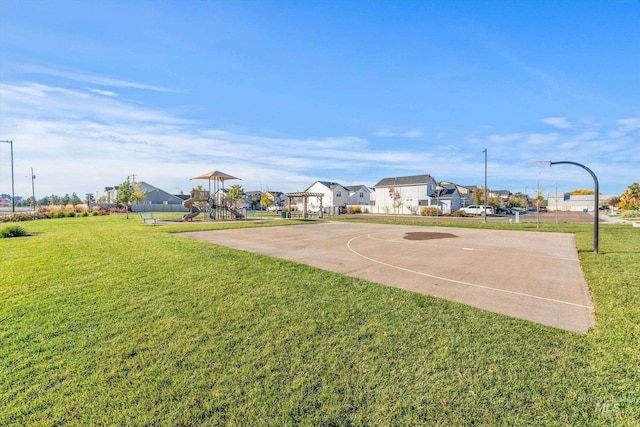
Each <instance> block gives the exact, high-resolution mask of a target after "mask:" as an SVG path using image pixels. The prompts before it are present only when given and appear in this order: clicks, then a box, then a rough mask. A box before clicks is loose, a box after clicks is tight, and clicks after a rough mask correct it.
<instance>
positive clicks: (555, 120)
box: [540, 117, 573, 129]
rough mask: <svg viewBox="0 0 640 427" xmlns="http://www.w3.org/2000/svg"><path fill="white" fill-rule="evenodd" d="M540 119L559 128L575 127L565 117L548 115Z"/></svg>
mask: <svg viewBox="0 0 640 427" xmlns="http://www.w3.org/2000/svg"><path fill="white" fill-rule="evenodd" d="M540 121H541V122H542V123H546V124H548V125H549V126H553V127H554V128H558V129H571V128H572V127H573V125H572V124H571V123H569V121H568V120H567V119H566V118H565V117H548V118H546V119H542V120H540Z"/></svg>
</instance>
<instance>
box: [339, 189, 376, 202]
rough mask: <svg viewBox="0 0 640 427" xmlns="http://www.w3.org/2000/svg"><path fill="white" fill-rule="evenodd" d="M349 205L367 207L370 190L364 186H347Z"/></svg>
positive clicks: (369, 200) (369, 199)
mask: <svg viewBox="0 0 640 427" xmlns="http://www.w3.org/2000/svg"><path fill="white" fill-rule="evenodd" d="M345 188H346V189H347V190H349V202H348V203H347V204H349V205H358V206H369V205H370V204H371V193H372V191H371V189H370V188H369V187H367V186H366V185H348V186H345Z"/></svg>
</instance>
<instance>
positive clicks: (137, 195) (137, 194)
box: [131, 182, 148, 210]
mask: <svg viewBox="0 0 640 427" xmlns="http://www.w3.org/2000/svg"><path fill="white" fill-rule="evenodd" d="M132 187H133V193H132V194H131V201H132V202H136V204H137V203H140V200H142V199H144V198H145V197H147V193H148V191H147V190H144V189H143V188H142V184H141V183H140V182H134V183H133V184H132ZM137 209H138V208H136V210H137Z"/></svg>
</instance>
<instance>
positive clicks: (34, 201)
mask: <svg viewBox="0 0 640 427" xmlns="http://www.w3.org/2000/svg"><path fill="white" fill-rule="evenodd" d="M35 180H36V176H35V175H34V174H33V168H31V197H33V211H34V212H35V211H36V186H35V184H34V181H35Z"/></svg>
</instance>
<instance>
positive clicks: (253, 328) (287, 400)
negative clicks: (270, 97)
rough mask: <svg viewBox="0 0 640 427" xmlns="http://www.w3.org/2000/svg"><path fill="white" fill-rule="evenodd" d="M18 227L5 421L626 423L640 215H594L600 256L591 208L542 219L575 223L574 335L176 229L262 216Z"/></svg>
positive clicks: (634, 370)
mask: <svg viewBox="0 0 640 427" xmlns="http://www.w3.org/2000/svg"><path fill="white" fill-rule="evenodd" d="M394 222H395V221H394ZM278 223H280V222H279V221H272V222H267V223H265V224H267V225H273V224H278ZM411 224H412V225H416V223H415V222H411ZM442 225H443V224H442V223H440V222H439V223H438V226H442ZM21 226H22V227H23V228H24V229H25V230H26V231H27V232H29V233H31V234H32V235H31V236H28V237H18V238H5V239H0V253H1V254H2V255H1V258H0V283H1V285H0V340H1V341H0V342H1V343H2V345H1V346H0V425H2V426H4V425H16V426H24V425H38V426H40V425H42V426H48V425H51V426H54V425H55V426H57V425H167V426H178V425H228V426H240V425H243V426H244V425H250V426H257V425H274V426H280V425H296V426H297V425H307V426H319V425H336V426H343V425H375V426H380V425H394V426H395V425H466V426H470V425H473V426H478V425H491V426H500V425H522V426H533V425H535V426H544V425H548V426H557V425H575V426H611V425H621V426H637V425H640V305H639V304H638V302H639V300H640V298H639V297H640V228H632V227H630V226H628V225H627V226H624V225H607V226H603V227H601V230H600V254H599V255H595V254H593V253H592V247H593V246H592V244H593V241H592V234H591V233H592V226H590V225H588V224H577V225H571V224H560V225H556V224H542V226H541V231H563V232H571V233H575V234H576V236H577V244H578V249H579V253H580V257H581V260H582V266H583V271H584V273H585V277H586V279H587V282H588V283H589V285H590V287H591V289H592V292H593V299H594V305H595V307H596V318H597V326H596V328H595V329H594V330H593V331H592V332H591V333H590V334H588V335H580V334H572V333H569V332H565V331H561V330H556V329H552V328H548V327H544V326H541V325H538V324H534V323H530V322H527V321H523V320H518V319H513V318H509V317H505V316H502V315H499V314H495V313H489V312H485V311H481V310H478V309H474V308H471V307H468V306H464V305H461V304H456V303H452V302H448V301H444V300H439V299H436V298H433V297H430V296H427V295H419V294H414V293H410V292H405V291H402V290H399V289H394V288H388V287H385V286H382V285H378V284H375V283H370V282H365V281H361V280H357V279H353V278H348V277H344V276H341V275H338V274H334V273H330V272H325V271H322V270H319V269H316V268H312V267H308V266H305V265H300V264H295V263H292V262H288V261H283V260H277V259H273V258H269V257H265V256H260V255H256V254H250V253H246V252H241V251H237V250H232V249H228V248H225V247H221V246H217V245H213V244H209V243H204V242H199V241H196V240H192V239H187V238H182V237H179V236H175V235H172V234H171V232H176V231H185V230H189V231H191V230H202V229H215V228H219V227H229V226H233V227H235V226H252V227H255V232H256V233H260V231H261V229H260V226H261V224H260V223H258V222H255V223H229V224H211V223H200V224H180V223H175V224H163V225H156V226H154V225H142V224H140V220H139V219H138V218H137V217H136V216H132V217H131V218H130V219H129V220H126V219H125V217H124V216H120V215H112V216H106V217H88V218H64V219H54V220H40V221H34V222H28V223H21ZM309 226H313V225H309ZM456 226H473V227H489V228H510V229H527V230H531V229H534V230H535V224H518V225H515V224H512V225H509V224H488V225H485V224H477V223H474V224H456ZM0 228H2V225H0Z"/></svg>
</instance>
